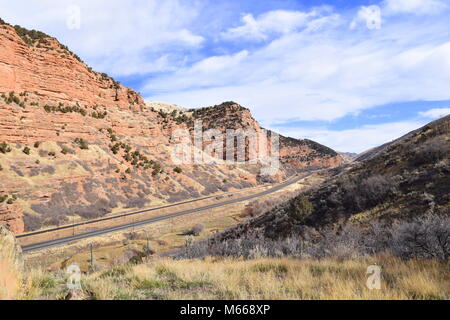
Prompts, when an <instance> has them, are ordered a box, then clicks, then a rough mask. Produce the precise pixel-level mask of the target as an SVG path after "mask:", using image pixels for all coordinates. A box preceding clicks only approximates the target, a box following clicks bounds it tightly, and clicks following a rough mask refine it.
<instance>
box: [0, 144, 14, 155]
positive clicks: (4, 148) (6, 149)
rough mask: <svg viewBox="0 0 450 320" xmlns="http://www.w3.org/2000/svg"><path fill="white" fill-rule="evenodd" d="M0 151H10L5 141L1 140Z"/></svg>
mask: <svg viewBox="0 0 450 320" xmlns="http://www.w3.org/2000/svg"><path fill="white" fill-rule="evenodd" d="M0 152H1V153H7V152H11V147H10V146H9V145H8V144H7V143H6V142H2V143H0Z"/></svg>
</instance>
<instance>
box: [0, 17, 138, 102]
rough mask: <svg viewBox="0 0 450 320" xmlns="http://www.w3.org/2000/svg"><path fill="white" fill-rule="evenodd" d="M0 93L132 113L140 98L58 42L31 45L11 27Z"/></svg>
mask: <svg viewBox="0 0 450 320" xmlns="http://www.w3.org/2000/svg"><path fill="white" fill-rule="evenodd" d="M0 37H1V41H0V61H1V63H0V74H1V75H2V76H1V77H0V92H10V91H14V92H23V91H28V92H33V93H35V95H36V98H37V100H38V101H39V102H42V103H51V102H53V103H60V102H62V103H70V104H75V103H77V102H78V103H79V104H81V105H89V106H94V105H105V106H108V107H111V106H116V107H119V108H121V109H130V108H133V107H136V106H142V104H143V100H142V98H141V96H140V95H138V94H137V93H136V92H134V91H133V90H131V89H128V88H125V87H124V86H122V85H120V84H119V83H117V82H115V81H114V80H113V79H112V78H110V77H108V76H107V75H106V74H101V73H97V72H94V71H92V70H91V69H90V68H88V67H87V66H86V65H85V64H84V63H82V62H81V61H79V60H78V59H77V57H76V56H75V55H74V54H72V53H71V52H70V51H68V50H67V48H65V47H64V46H62V45H61V44H60V43H59V42H58V41H57V40H56V39H54V38H50V37H42V38H40V39H38V40H36V42H35V43H33V44H32V45H28V44H27V43H25V42H24V41H23V39H22V38H21V37H20V36H19V35H18V34H17V33H16V30H15V29H14V28H13V27H11V26H9V25H6V24H5V25H0Z"/></svg>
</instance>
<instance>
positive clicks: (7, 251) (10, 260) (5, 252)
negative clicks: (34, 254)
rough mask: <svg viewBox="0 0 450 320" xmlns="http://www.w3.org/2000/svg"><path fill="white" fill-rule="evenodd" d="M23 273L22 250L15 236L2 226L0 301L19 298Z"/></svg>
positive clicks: (0, 227)
mask: <svg viewBox="0 0 450 320" xmlns="http://www.w3.org/2000/svg"><path fill="white" fill-rule="evenodd" d="M22 271H23V257H22V249H21V248H20V245H19V244H18V243H17V241H16V239H15V237H14V234H12V233H11V232H10V231H9V230H8V229H7V228H6V227H5V226H3V225H1V224H0V300H6V299H14V298H16V297H17V294H18V293H19V289H20V284H21V279H22Z"/></svg>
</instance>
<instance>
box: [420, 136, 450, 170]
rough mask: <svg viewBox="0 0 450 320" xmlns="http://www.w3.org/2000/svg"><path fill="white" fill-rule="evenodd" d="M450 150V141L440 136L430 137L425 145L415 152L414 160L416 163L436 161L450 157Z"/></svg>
mask: <svg viewBox="0 0 450 320" xmlns="http://www.w3.org/2000/svg"><path fill="white" fill-rule="evenodd" d="M449 150H450V146H449V142H448V141H445V140H444V139H442V138H440V137H434V138H432V139H430V140H429V141H428V142H427V143H426V144H423V147H422V148H421V149H419V151H417V152H416V153H415V157H414V158H413V162H414V164H415V165H422V164H427V163H436V162H438V161H439V160H442V159H444V158H445V157H446V156H447V157H448V153H449Z"/></svg>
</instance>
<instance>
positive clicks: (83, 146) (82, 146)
mask: <svg viewBox="0 0 450 320" xmlns="http://www.w3.org/2000/svg"><path fill="white" fill-rule="evenodd" d="M75 143H76V144H78V146H79V147H80V149H83V150H87V149H89V146H88V144H87V142H86V140H84V139H83V138H76V139H75Z"/></svg>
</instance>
